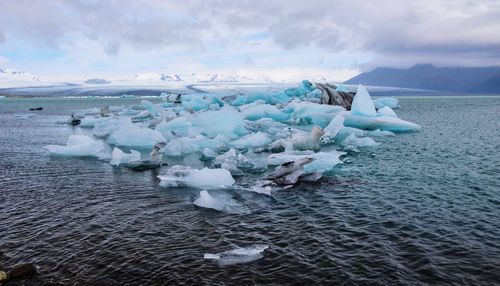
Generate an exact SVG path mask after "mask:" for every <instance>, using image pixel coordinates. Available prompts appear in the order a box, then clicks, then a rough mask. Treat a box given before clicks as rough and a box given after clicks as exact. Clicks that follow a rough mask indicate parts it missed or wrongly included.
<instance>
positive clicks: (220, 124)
mask: <svg viewBox="0 0 500 286" xmlns="http://www.w3.org/2000/svg"><path fill="white" fill-rule="evenodd" d="M192 123H193V125H195V126H197V127H199V128H200V129H201V130H203V133H204V134H206V135H207V136H208V137H209V138H214V137H215V136H217V135H219V134H220V135H224V136H226V137H228V138H230V139H235V138H238V137H240V136H242V135H245V134H246V133H247V131H246V129H245V122H244V121H243V118H241V115H240V113H239V112H238V111H237V110H236V109H235V108H234V107H232V106H229V105H226V106H224V107H222V108H221V109H219V110H211V111H205V112H201V113H200V114H198V115H197V116H196V117H195V118H193V120H192Z"/></svg>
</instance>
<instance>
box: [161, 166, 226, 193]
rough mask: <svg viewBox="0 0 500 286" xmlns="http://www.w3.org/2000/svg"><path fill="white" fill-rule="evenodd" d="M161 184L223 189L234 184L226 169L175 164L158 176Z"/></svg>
mask: <svg viewBox="0 0 500 286" xmlns="http://www.w3.org/2000/svg"><path fill="white" fill-rule="evenodd" d="M158 178H160V180H161V182H160V184H161V185H162V186H166V187H192V188H197V189H225V188H228V187H231V186H232V185H233V184H234V182H235V181H234V179H233V177H232V176H231V173H230V172H229V171H228V170H226V169H220V168H219V169H209V168H203V169H201V170H200V169H194V168H191V167H188V166H180V165H176V166H173V167H171V168H170V169H168V170H167V172H166V173H164V174H163V175H160V176H158Z"/></svg>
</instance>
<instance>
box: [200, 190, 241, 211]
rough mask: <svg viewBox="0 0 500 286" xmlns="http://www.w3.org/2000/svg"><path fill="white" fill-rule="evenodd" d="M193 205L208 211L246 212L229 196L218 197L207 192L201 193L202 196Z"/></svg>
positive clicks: (221, 195)
mask: <svg viewBox="0 0 500 286" xmlns="http://www.w3.org/2000/svg"><path fill="white" fill-rule="evenodd" d="M193 204H195V205H197V206H199V207H202V208H207V209H214V210H217V211H221V212H227V213H239V212H241V211H243V210H244V207H243V206H242V205H240V204H239V203H237V202H236V201H234V200H233V199H232V198H231V197H228V195H227V194H226V195H223V194H220V195H219V196H217V197H214V196H211V195H210V194H209V193H208V192H207V191H206V190H202V191H200V196H199V197H198V198H197V199H196V200H195V201H194V202H193Z"/></svg>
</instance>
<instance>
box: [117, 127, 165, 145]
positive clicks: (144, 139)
mask: <svg viewBox="0 0 500 286" xmlns="http://www.w3.org/2000/svg"><path fill="white" fill-rule="evenodd" d="M166 141H167V140H166V139H165V137H163V135H162V134H161V133H160V132H158V131H156V130H152V129H150V128H144V127H139V126H138V125H135V124H129V125H122V126H120V128H119V129H118V130H116V131H114V132H113V133H111V135H110V136H109V139H108V143H110V144H113V145H117V146H126V147H136V148H153V146H155V145H156V144H157V143H160V142H166Z"/></svg>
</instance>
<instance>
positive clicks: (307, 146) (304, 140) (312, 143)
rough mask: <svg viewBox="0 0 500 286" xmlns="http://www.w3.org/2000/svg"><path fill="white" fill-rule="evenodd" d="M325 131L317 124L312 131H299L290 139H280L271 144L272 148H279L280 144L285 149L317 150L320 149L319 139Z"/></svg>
mask: <svg viewBox="0 0 500 286" xmlns="http://www.w3.org/2000/svg"><path fill="white" fill-rule="evenodd" d="M323 134H325V133H324V131H323V130H322V129H321V128H319V127H318V126H315V127H313V128H312V129H311V132H310V133H305V132H302V131H300V132H297V133H294V134H293V135H292V137H291V138H289V139H280V140H277V141H275V142H273V144H271V146H270V147H271V149H275V150H278V149H277V148H278V146H282V147H284V149H285V150H288V151H292V150H317V149H319V139H320V138H321V136H323Z"/></svg>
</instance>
